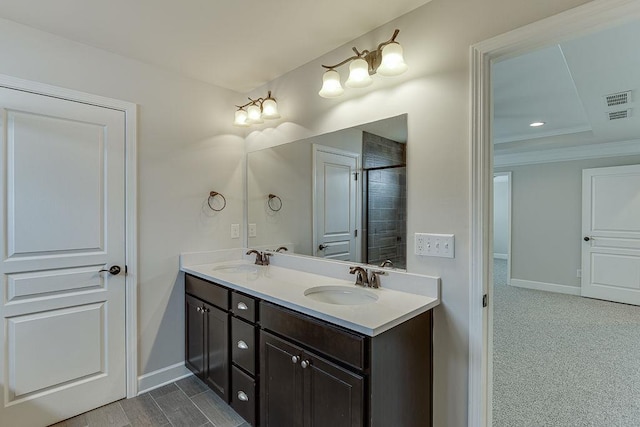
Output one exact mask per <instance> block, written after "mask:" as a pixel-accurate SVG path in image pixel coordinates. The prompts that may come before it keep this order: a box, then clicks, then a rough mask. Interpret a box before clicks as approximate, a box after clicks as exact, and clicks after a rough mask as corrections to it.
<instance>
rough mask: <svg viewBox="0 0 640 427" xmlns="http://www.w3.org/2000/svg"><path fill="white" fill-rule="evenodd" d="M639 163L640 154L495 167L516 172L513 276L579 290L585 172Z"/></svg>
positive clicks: (514, 183) (513, 222) (514, 187)
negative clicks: (583, 179) (590, 169)
mask: <svg viewBox="0 0 640 427" xmlns="http://www.w3.org/2000/svg"><path fill="white" fill-rule="evenodd" d="M633 164H640V155H636V156H625V157H611V158H604V159H592V160H577V161H572V162H557V163H547V164H536V165H525V166H516V167H509V168H497V169H496V171H505V170H510V171H512V192H513V211H512V212H513V216H512V218H511V224H512V238H511V239H512V240H511V241H512V247H511V250H512V259H511V278H512V279H515V280H526V281H530V282H541V283H550V284H556V285H565V286H573V287H576V288H578V287H580V279H579V278H578V277H577V274H576V273H577V270H578V269H579V268H581V265H582V261H581V251H582V237H583V236H582V170H583V169H588V168H599V167H609V166H623V165H633Z"/></svg>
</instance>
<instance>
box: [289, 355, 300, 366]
mask: <svg viewBox="0 0 640 427" xmlns="http://www.w3.org/2000/svg"><path fill="white" fill-rule="evenodd" d="M299 361H300V358H299V357H298V356H292V357H291V362H292V363H293V364H296V363H298V362H299Z"/></svg>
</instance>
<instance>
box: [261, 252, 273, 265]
mask: <svg viewBox="0 0 640 427" xmlns="http://www.w3.org/2000/svg"><path fill="white" fill-rule="evenodd" d="M271 255H272V254H270V253H268V252H264V253H263V254H262V265H269V257H270V256H271Z"/></svg>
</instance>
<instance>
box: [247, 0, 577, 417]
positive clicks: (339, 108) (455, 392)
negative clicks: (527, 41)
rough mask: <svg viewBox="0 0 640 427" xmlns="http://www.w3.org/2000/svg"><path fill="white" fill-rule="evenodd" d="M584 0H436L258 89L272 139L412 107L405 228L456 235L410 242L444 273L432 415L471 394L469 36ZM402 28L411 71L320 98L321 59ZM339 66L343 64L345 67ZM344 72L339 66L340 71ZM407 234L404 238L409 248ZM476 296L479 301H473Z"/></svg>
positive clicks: (415, 266)
mask: <svg viewBox="0 0 640 427" xmlns="http://www.w3.org/2000/svg"><path fill="white" fill-rule="evenodd" d="M582 3H585V1H584V0H541V1H536V2H525V1H517V2H515V1H512V0H484V1H466V0H433V1H432V2H431V3H428V4H427V5H425V6H423V7H421V8H419V9H416V10H415V11H414V12H411V13H409V14H407V15H405V16H403V17H401V18H399V19H397V20H395V21H393V22H391V23H389V24H388V25H385V26H383V27H380V28H379V29H377V30H375V31H373V32H371V33H369V34H366V35H364V36H363V37H361V38H359V39H357V40H355V41H354V42H353V43H349V44H347V45H345V46H343V47H342V48H340V49H337V50H335V51H332V52H330V53H328V54H327V55H325V56H323V57H321V58H320V59H318V60H315V61H312V62H311V63H309V64H306V65H304V66H302V67H300V68H298V69H296V70H294V71H292V72H290V73H288V74H286V75H284V76H282V77H281V78H278V79H276V80H274V81H272V82H270V83H269V84H268V85H266V87H264V88H260V89H259V90H256V91H254V92H253V93H252V94H251V95H255V96H259V94H261V93H264V92H265V90H266V89H267V88H269V89H271V90H273V94H274V96H275V97H276V98H277V99H278V105H279V107H280V109H281V113H282V115H283V117H284V118H285V119H286V121H285V122H284V123H283V124H281V125H279V126H277V127H276V128H272V129H268V130H266V131H264V132H258V131H256V132H252V133H251V134H250V135H248V137H247V144H248V146H249V147H251V146H254V144H258V145H260V144H265V145H273V144H278V143H284V142H289V141H294V140H297V139H301V138H306V137H309V136H311V135H317V134H322V133H326V132H331V131H335V130H337V129H342V128H346V127H351V126H354V125H357V124H359V123H363V122H370V121H374V120H379V119H383V118H386V117H390V116H395V115H398V114H402V113H408V119H407V120H408V146H407V163H408V168H407V169H408V176H407V191H408V206H407V208H408V233H409V235H412V234H413V233H415V232H435V233H438V232H443V233H454V234H455V235H456V258H455V259H438V258H423V257H418V256H415V255H413V254H412V253H411V252H412V251H409V255H408V259H407V261H408V270H409V271H411V272H416V273H424V274H430V275H436V276H441V277H442V305H441V306H439V307H438V308H436V310H435V318H434V402H433V404H434V425H435V426H442V427H456V426H464V425H466V423H467V403H468V384H467V381H468V363H469V360H468V344H469V343H468V322H469V315H468V313H469V263H470V259H469V223H470V214H469V210H470V205H469V198H470V190H469V171H470V166H469V163H470V160H469V158H470V147H469V126H468V123H469V108H470V98H469V46H470V45H471V44H473V43H476V42H480V41H482V40H485V39H488V38H490V37H492V36H495V35H498V34H501V33H504V32H506V31H508V30H511V29H514V28H517V27H520V26H522V25H524V24H527V23H530V22H533V21H536V20H539V19H541V18H544V17H547V16H550V15H553V14H556V13H558V12H561V11H563V10H566V9H569V8H570V7H573V6H577V5H579V4H582ZM394 28H399V29H400V35H399V36H398V41H399V42H400V43H402V45H403V47H404V50H405V57H406V60H407V62H408V64H409V71H408V72H407V73H405V74H404V75H402V76H400V77H396V78H386V79H385V78H383V77H379V76H376V77H375V78H374V79H375V83H374V84H373V85H372V86H370V87H368V88H365V89H359V90H356V89H346V92H345V95H344V96H343V97H341V98H338V99H331V100H329V99H323V98H320V97H319V96H318V94H317V92H318V90H319V89H320V83H321V76H322V68H321V67H320V65H321V64H327V63H337V62H339V61H341V60H343V59H344V58H346V57H348V56H349V55H351V47H352V46H357V47H358V48H360V49H371V48H372V47H374V46H376V45H377V44H378V43H380V42H381V41H384V40H386V39H387V38H388V37H390V36H391V34H392V32H393V29H394ZM341 71H342V72H344V71H343V70H341ZM343 81H344V76H343ZM412 245H413V239H412V238H408V246H409V248H411V247H412ZM478 303H479V302H478Z"/></svg>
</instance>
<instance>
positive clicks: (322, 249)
mask: <svg viewBox="0 0 640 427" xmlns="http://www.w3.org/2000/svg"><path fill="white" fill-rule="evenodd" d="M318 249H319V250H321V251H324V250H325V249H327V245H325V244H324V243H320V246H318Z"/></svg>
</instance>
